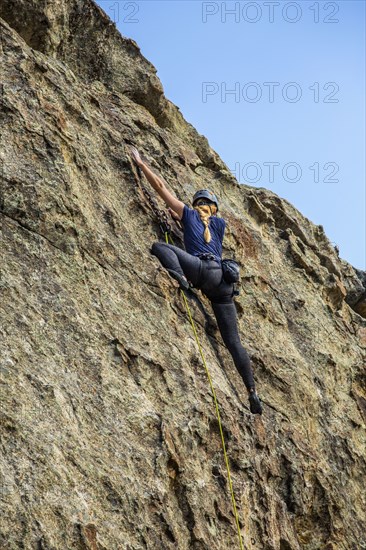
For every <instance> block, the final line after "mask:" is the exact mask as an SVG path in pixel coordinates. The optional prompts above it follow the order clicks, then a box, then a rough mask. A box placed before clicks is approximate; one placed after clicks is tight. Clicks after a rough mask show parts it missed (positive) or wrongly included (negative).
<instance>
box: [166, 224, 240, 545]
mask: <svg viewBox="0 0 366 550" xmlns="http://www.w3.org/2000/svg"><path fill="white" fill-rule="evenodd" d="M169 237H170V242H171V244H173V245H174V242H173V239H172V237H171V235H170V234H169ZM165 240H166V242H167V243H168V242H169V241H168V233H167V232H165ZM181 293H182V296H183V300H184V304H185V306H186V310H187V314H188V317H189V321H190V323H191V325H192V329H193V334H194V337H195V340H196V343H197V346H198V349H199V352H200V355H201V358H202V362H203V365H204V367H205V369H206V373H207V376H208V380H209V382H210V387H211V391H212V395H213V397H214V401H215V407H216V414H217V420H218V423H219V428H220V434H221V441H222V448H223V450H224V457H225V463H226V470H227V476H228V480H229V487H230V493H231V500H232V503H233V511H234V516H235V521H236V526H237V529H238V536H239V543H240V550H245V549H244V545H243V539H242V536H241V532H240V526H239V516H238V512H237V509H236V503H235V496H234V489H233V484H232V482H231V475H230V467H229V460H228V457H227V453H226V446H225V439H224V433H223V431H222V426H221V417H220V411H219V406H218V403H217V399H216V393H215V389H214V387H213V384H212V379H211V375H210V372H209V370H208V367H207V363H206V359H205V356H204V354H203V350H202V346H201V343H200V340H199V338H198V334H197V329H196V325H195V323H194V320H193V317H192V314H191V308H190V307H189V304H188V300H187V297H186V295H185V292H184V290H183V289H182V288H181Z"/></svg>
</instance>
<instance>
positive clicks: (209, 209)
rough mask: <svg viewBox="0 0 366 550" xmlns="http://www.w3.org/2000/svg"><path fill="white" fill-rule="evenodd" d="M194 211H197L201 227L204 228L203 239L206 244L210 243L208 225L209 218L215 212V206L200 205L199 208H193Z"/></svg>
mask: <svg viewBox="0 0 366 550" xmlns="http://www.w3.org/2000/svg"><path fill="white" fill-rule="evenodd" d="M193 208H194V210H197V212H198V214H199V216H200V218H201V221H202V223H203V225H204V226H205V230H204V233H203V237H204V239H205V241H206V243H209V242H210V241H211V233H210V229H209V227H208V225H209V219H208V218H209V217H210V216H213V215H214V214H216V212H217V207H216V204H213V203H212V204H201V205H200V206H194V207H193Z"/></svg>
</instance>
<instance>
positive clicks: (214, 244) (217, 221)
mask: <svg viewBox="0 0 366 550" xmlns="http://www.w3.org/2000/svg"><path fill="white" fill-rule="evenodd" d="M181 221H182V224H183V229H184V246H185V249H186V251H187V252H188V253H189V254H192V255H193V256H199V255H200V254H207V253H208V252H211V254H213V255H214V256H215V258H216V259H217V260H221V255H222V241H223V238H224V233H225V226H226V222H225V220H224V219H223V218H218V217H217V216H210V217H209V225H208V227H209V230H210V233H211V241H210V242H209V243H206V241H205V238H204V236H203V233H204V231H205V226H204V224H203V222H202V221H201V218H200V215H199V213H198V212H197V210H194V208H189V207H188V206H187V205H186V204H185V205H184V209H183V216H182V220H181Z"/></svg>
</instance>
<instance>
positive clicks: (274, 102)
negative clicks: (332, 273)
mask: <svg viewBox="0 0 366 550" xmlns="http://www.w3.org/2000/svg"><path fill="white" fill-rule="evenodd" d="M98 4H99V5H100V6H101V7H102V8H103V9H104V11H105V12H106V13H107V14H108V15H109V17H110V18H111V19H112V20H114V21H115V22H116V24H117V27H118V29H119V30H120V32H121V33H122V34H123V35H124V36H128V37H131V38H133V39H134V40H135V41H136V42H137V43H138V45H139V47H140V48H141V52H142V54H143V55H144V56H145V57H146V58H147V59H148V60H149V61H151V62H152V63H153V65H154V66H155V67H156V69H157V74H158V76H159V78H160V80H161V82H162V84H163V87H164V91H165V95H166V96H167V97H168V98H169V99H170V100H171V101H173V103H175V104H176V105H178V106H179V108H180V110H181V112H182V114H183V116H184V117H185V118H186V120H187V121H188V122H190V123H191V124H192V125H193V126H194V127H195V128H196V129H197V130H198V132H200V133H201V134H204V135H205V136H206V137H207V139H208V140H209V143H210V145H211V147H212V148H213V149H214V150H215V151H216V152H217V153H218V154H219V155H220V156H221V158H222V159H223V161H224V162H225V163H226V164H227V166H228V167H229V169H230V170H232V172H233V173H234V174H235V175H236V177H237V179H238V180H239V181H240V182H242V183H247V184H249V185H253V186H258V187H265V188H268V189H271V190H272V191H274V192H275V193H277V194H278V195H279V196H280V197H283V198H286V199H287V200H288V201H290V202H291V203H292V204H293V205H294V206H295V207H296V208H297V209H298V210H300V212H302V214H304V215H305V216H306V217H307V218H309V219H310V220H311V221H312V222H313V223H315V224H322V225H323V226H324V229H325V232H326V234H327V236H328V237H329V239H330V240H331V241H332V242H333V243H335V244H337V245H338V247H339V249H340V256H341V257H342V258H344V259H345V260H347V261H349V262H350V263H351V264H352V265H353V266H355V267H357V268H359V269H366V242H365V239H366V220H365V214H366V213H365V211H366V191H365V148H366V144H365V118H366V117H365V68H364V67H365V2H364V1H363V0H359V1H352V0H347V1H337V2H329V1H327V2H323V1H320V2H317V1H311V2H308V1H304V0H300V1H297V2H285V1H273V2H265V1H256V2H246V1H241V2H238V1H236V2H235V1H233V2H231V1H230V2H222V1H219V2H216V1H211V2H201V1H198V0H185V1H180V0H176V1H161V0H137V1H118V2H117V1H113V0H111V1H107V0H98ZM266 4H267V5H266ZM230 90H231V91H232V93H230ZM272 163H276V164H272Z"/></svg>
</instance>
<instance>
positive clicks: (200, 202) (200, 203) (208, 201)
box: [193, 199, 215, 206]
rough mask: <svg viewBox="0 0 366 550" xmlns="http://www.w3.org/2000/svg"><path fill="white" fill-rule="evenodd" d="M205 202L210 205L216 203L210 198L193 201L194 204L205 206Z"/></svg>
mask: <svg viewBox="0 0 366 550" xmlns="http://www.w3.org/2000/svg"><path fill="white" fill-rule="evenodd" d="M205 204H208V205H209V206H211V204H215V203H214V202H212V201H210V200H208V199H197V200H196V201H195V202H194V203H193V206H203V205H205Z"/></svg>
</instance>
